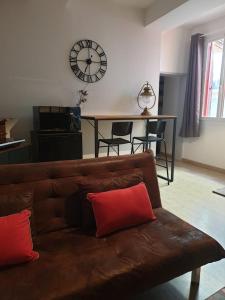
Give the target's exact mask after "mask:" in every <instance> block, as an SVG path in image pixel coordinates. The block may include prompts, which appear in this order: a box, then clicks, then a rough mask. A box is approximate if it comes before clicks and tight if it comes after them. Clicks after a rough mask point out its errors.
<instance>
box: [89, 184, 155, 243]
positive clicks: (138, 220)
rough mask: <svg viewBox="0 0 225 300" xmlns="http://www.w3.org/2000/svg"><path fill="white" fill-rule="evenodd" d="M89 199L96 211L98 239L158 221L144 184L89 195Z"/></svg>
mask: <svg viewBox="0 0 225 300" xmlns="http://www.w3.org/2000/svg"><path fill="white" fill-rule="evenodd" d="M87 198H88V200H89V201H90V202H91V203H92V207H93V210H94V215H95V221H96V226H97V232H96V237H102V236H104V235H107V234H109V233H111V232H114V231H116V230H119V229H123V228H127V227H130V226H134V225H138V224H142V223H146V222H148V221H152V220H155V219H156V217H155V215H154V213H153V210H152V206H151V202H150V199H149V195H148V191H147V189H146V186H145V184H144V183H143V182H141V183H139V184H137V185H134V186H132V187H129V188H125V189H119V190H113V191H108V192H101V193H89V194H88V195H87Z"/></svg>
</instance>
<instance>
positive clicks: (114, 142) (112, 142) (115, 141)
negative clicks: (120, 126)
mask: <svg viewBox="0 0 225 300" xmlns="http://www.w3.org/2000/svg"><path fill="white" fill-rule="evenodd" d="M99 142H102V143H105V144H107V145H112V146H116V145H118V144H120V145H122V144H130V141H129V140H125V139H122V138H114V139H99Z"/></svg>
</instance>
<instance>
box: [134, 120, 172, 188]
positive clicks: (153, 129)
mask: <svg viewBox="0 0 225 300" xmlns="http://www.w3.org/2000/svg"><path fill="white" fill-rule="evenodd" d="M165 129H166V121H162V120H159V121H153V122H148V123H147V128H146V130H147V135H146V136H142V137H137V136H135V137H133V140H132V150H131V153H135V152H136V151H137V150H138V148H139V147H140V146H143V152H144V151H145V149H146V150H147V149H148V148H151V143H157V142H159V143H163V144H164V155H165V162H166V165H161V164H157V165H158V166H161V167H163V168H165V169H166V174H167V177H166V179H167V183H168V185H169V184H170V179H169V167H168V157H167V149H166V148H167V147H166V141H165ZM152 134H154V135H152ZM135 140H137V141H138V142H135ZM135 145H138V147H137V148H136V150H134V146H135ZM156 158H158V157H156ZM160 160H164V159H162V158H160Z"/></svg>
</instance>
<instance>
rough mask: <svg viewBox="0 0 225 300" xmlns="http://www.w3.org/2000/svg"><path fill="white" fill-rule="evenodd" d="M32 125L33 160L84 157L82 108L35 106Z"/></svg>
mask: <svg viewBox="0 0 225 300" xmlns="http://www.w3.org/2000/svg"><path fill="white" fill-rule="evenodd" d="M33 124H34V130H33V131H31V142H32V158H33V161H34V162H41V161H56V160H72V159H80V158H82V133H81V132H79V130H80V107H61V106H34V107H33Z"/></svg>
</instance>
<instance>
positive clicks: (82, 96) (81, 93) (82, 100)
mask: <svg viewBox="0 0 225 300" xmlns="http://www.w3.org/2000/svg"><path fill="white" fill-rule="evenodd" d="M87 96H88V91H86V90H79V100H78V102H77V106H80V105H81V103H85V102H86V101H87Z"/></svg>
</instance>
